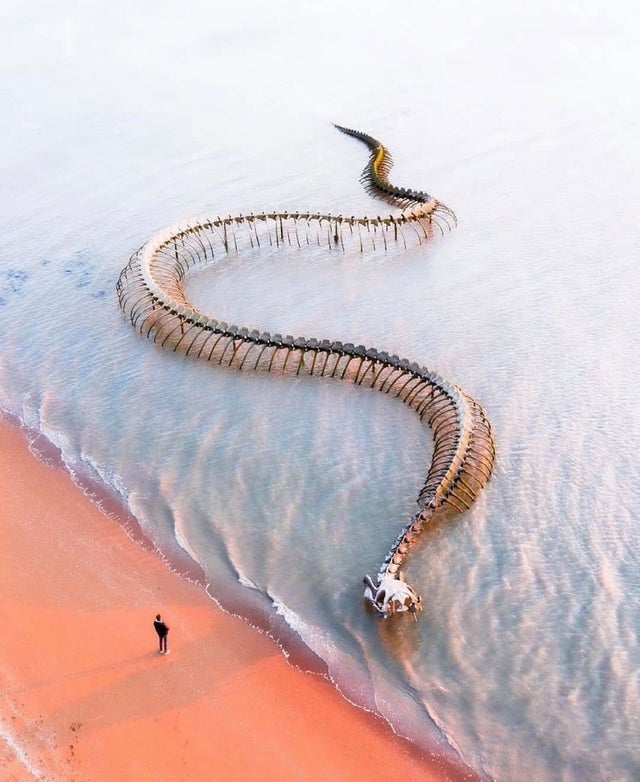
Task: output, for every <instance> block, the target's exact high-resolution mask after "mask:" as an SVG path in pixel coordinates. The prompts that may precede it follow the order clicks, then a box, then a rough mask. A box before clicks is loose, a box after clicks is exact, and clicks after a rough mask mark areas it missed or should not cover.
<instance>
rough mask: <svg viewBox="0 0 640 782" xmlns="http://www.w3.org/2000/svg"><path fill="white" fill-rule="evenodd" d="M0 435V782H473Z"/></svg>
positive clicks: (16, 438) (19, 442) (21, 444)
mask: <svg viewBox="0 0 640 782" xmlns="http://www.w3.org/2000/svg"><path fill="white" fill-rule="evenodd" d="M0 431H1V446H0V466H1V469H0V483H1V486H2V496H3V513H2V538H1V539H2V544H1V552H2V557H1V566H0V622H1V624H2V627H3V633H2V636H3V637H2V644H1V645H0V682H1V686H2V692H3V699H2V707H1V714H0V727H1V734H0V735H1V736H2V739H3V740H2V741H0V776H1V777H2V779H3V780H7V781H10V782H22V781H23V780H32V779H42V780H48V781H52V780H78V782H79V781H80V780H81V781H82V782H102V781H103V780H104V781H105V782H106V780H109V781H110V782H112V780H119V782H126V781H127V780H136V782H138V781H139V780H145V781H148V782H151V781H152V780H153V781H154V782H156V781H157V782H162V781H163V780H172V782H181V781H182V780H203V781H204V780H212V779H217V780H254V779H257V778H259V779H262V780H272V779H273V780H310V781H311V780H318V781H320V780H354V782H355V781H356V780H364V779H373V778H377V779H379V778H387V777H393V778H397V779H403V780H405V781H407V780H422V781H423V782H424V780H458V779H474V778H475V775H474V774H473V773H472V772H469V771H468V770H467V769H465V768H464V767H457V766H456V765H455V764H451V763H450V762H449V761H448V760H446V759H444V758H442V757H439V756H437V755H434V756H426V755H424V754H422V753H421V752H419V751H417V750H416V749H415V748H414V747H413V746H412V745H411V744H409V743H408V742H406V741H404V740H402V739H400V738H397V737H396V736H394V734H393V733H392V732H391V731H390V730H389V729H388V728H387V726H386V725H385V724H384V723H383V722H382V721H380V720H378V719H376V718H374V717H372V716H371V715H369V714H367V713H365V712H363V711H361V710H359V709H357V708H355V707H353V706H351V705H350V704H349V703H348V702H346V701H345V700H344V699H343V698H341V697H340V695H339V694H338V693H337V692H336V691H335V690H334V688H333V687H332V685H331V684H330V683H329V682H328V681H327V680H326V679H324V678H323V677H321V676H318V675H312V674H309V673H303V672H301V671H299V670H298V669H296V668H294V667H292V666H291V665H290V664H289V663H288V662H287V661H286V659H285V657H284V656H283V654H282V652H281V651H280V649H279V648H278V646H277V645H276V644H275V643H274V642H273V641H272V640H271V639H270V638H269V637H268V636H266V635H264V634H261V633H259V632H257V631H255V630H254V629H252V628H251V627H250V626H248V625H247V624H246V623H245V622H243V621H241V620H239V619H237V618H235V617H233V616H230V615H228V614H226V613H225V612H223V611H222V610H220V609H219V608H218V607H217V606H216V605H215V604H214V603H213V602H212V601H211V600H210V599H209V598H208V597H207V595H206V594H205V592H204V590H203V589H202V587H201V586H199V585H198V584H196V583H192V582H191V581H189V580H186V579H184V578H181V577H179V576H178V575H176V574H175V573H173V572H172V571H171V569H169V568H168V567H167V566H166V564H165V563H164V562H163V561H162V560H161V559H160V558H159V557H158V556H157V555H156V554H154V553H153V552H152V551H150V550H146V549H145V547H143V546H141V545H139V544H138V543H137V542H134V540H132V539H131V537H130V536H128V535H127V534H126V532H125V530H124V528H123V527H122V526H120V525H119V524H118V523H117V522H116V521H114V520H113V519H110V518H108V517H107V516H105V515H103V513H102V512H101V511H100V510H99V509H98V507H97V506H96V505H95V504H93V503H92V502H91V501H90V500H89V499H88V498H87V497H86V496H85V495H84V494H83V493H82V492H81V491H80V489H79V488H78V487H77V486H76V485H75V484H74V483H73V482H72V480H71V478H70V476H69V475H68V474H66V473H65V472H64V471H63V470H62V469H60V468H58V467H56V466H52V465H49V464H45V463H44V462H42V461H40V460H39V459H37V458H35V456H34V455H33V454H32V453H31V452H30V450H29V448H28V446H27V442H26V439H25V434H24V432H22V431H20V430H19V429H18V428H17V427H15V426H13V425H12V424H11V423H6V422H5V423H3V424H2V426H1V429H0ZM158 611H161V612H162V614H163V617H164V618H165V619H166V621H167V623H168V624H169V625H170V627H171V632H170V634H169V648H170V655H168V656H162V655H160V654H159V653H158V649H157V641H156V637H155V634H154V631H153V627H152V620H153V618H154V615H155V614H156V613H157V612H158Z"/></svg>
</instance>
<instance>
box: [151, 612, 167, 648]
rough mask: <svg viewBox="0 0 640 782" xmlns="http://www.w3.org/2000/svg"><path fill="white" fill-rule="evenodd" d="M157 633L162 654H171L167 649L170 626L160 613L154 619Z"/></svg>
mask: <svg viewBox="0 0 640 782" xmlns="http://www.w3.org/2000/svg"><path fill="white" fill-rule="evenodd" d="M153 626H154V627H155V630H156V633H158V641H159V643H160V654H169V650H168V649H167V636H168V635H169V626H168V625H167V624H165V623H164V622H163V621H162V617H161V616H160V614H157V615H156V618H155V619H154V621H153Z"/></svg>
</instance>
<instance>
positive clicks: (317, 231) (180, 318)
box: [117, 125, 495, 617]
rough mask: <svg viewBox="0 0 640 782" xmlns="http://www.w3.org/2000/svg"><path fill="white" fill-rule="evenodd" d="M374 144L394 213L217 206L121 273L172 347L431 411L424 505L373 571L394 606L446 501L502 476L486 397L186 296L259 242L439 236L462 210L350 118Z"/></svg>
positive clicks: (137, 306)
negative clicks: (217, 313)
mask: <svg viewBox="0 0 640 782" xmlns="http://www.w3.org/2000/svg"><path fill="white" fill-rule="evenodd" d="M336 127H337V128H338V130H340V131H342V132H343V133H346V134H348V135H350V136H353V137H355V138H357V139H359V140H360V141H362V142H363V143H364V144H366V145H367V147H368V148H369V150H370V153H371V154H370V158H369V162H368V164H367V166H366V167H365V169H364V171H363V174H362V181H363V182H364V184H365V186H366V188H367V190H368V191H369V192H370V193H371V194H372V195H375V196H377V197H379V198H382V199H384V200H385V201H387V202H388V203H390V204H392V205H393V206H395V207H397V208H399V209H400V211H399V212H398V213H397V214H395V215H389V216H388V217H380V216H377V217H361V218H355V217H343V216H332V215H324V214H319V213H315V214H314V213H311V212H304V213H303V212H269V213H261V214H253V213H252V214H249V215H238V216H236V217H216V218H215V219H205V220H202V219H200V220H197V221H193V222H185V223H183V224H180V225H178V226H175V227H172V228H169V229H167V230H165V231H162V232H161V233H159V234H157V235H156V236H154V237H152V238H151V239H149V241H148V242H147V243H146V244H145V245H144V246H143V247H142V248H140V249H139V250H138V251H137V252H136V253H134V254H133V255H132V257H131V259H130V261H129V263H128V264H127V266H126V267H125V268H124V269H123V270H122V272H121V274H120V278H119V280H118V284H117V292H118V298H119V301H120V306H121V308H122V311H123V312H124V314H125V315H126V316H127V318H128V319H129V320H130V321H131V324H132V325H133V326H134V328H135V329H137V330H138V331H139V332H140V333H141V334H143V335H144V336H145V337H147V338H148V339H150V340H152V341H153V342H155V343H158V344H160V345H161V346H162V347H164V348H167V349H169V350H172V351H174V352H177V351H179V352H181V353H184V354H186V355H187V356H194V357H196V358H200V359H204V360H205V361H208V362H210V363H214V364H221V365H224V366H228V367H234V368H236V369H238V370H244V369H252V370H258V371H265V372H277V373H285V374H293V375H313V376H315V377H331V378H338V379H339V380H345V381H348V382H351V383H355V384H357V385H359V386H365V387H367V388H375V389H377V390H379V391H383V392H384V393H385V394H388V395H389V396H394V397H398V398H399V399H400V400H401V401H402V402H404V403H405V404H407V405H409V407H411V408H412V409H413V410H415V412H416V413H417V414H418V415H419V416H420V420H421V421H426V422H427V424H428V425H429V427H430V428H431V430H432V433H433V438H434V447H433V455H432V459H431V465H430V467H429V472H428V474H427V478H426V481H425V483H424V486H423V488H422V490H421V491H420V494H419V496H418V506H419V509H418V511H417V512H416V513H415V515H414V516H413V517H412V518H411V520H410V521H409V523H408V524H406V526H405V527H404V528H403V529H402V530H401V532H400V534H399V535H398V537H397V539H396V541H395V543H394V544H393V546H392V547H391V550H390V551H389V553H388V554H387V556H386V557H385V559H384V562H383V563H382V565H381V567H380V570H379V572H378V574H377V579H376V581H374V580H373V579H372V578H371V577H370V576H366V577H365V579H364V583H365V592H364V595H365V599H366V601H367V602H368V603H369V604H370V605H371V606H372V607H373V609H375V611H377V612H378V613H379V614H380V615H382V616H383V617H387V616H389V615H391V614H396V613H403V612H406V611H409V612H412V613H415V611H416V610H421V608H422V605H421V598H420V597H419V595H418V594H417V593H416V591H415V590H414V589H413V588H412V587H411V586H409V584H407V583H406V582H405V580H404V578H403V574H402V571H401V568H402V565H403V563H404V561H405V559H406V557H407V554H408V553H409V550H410V549H411V546H412V545H413V543H414V542H415V541H416V539H417V537H418V535H419V533H420V532H421V531H422V529H423V527H424V526H425V524H427V522H429V520H430V519H432V517H433V516H434V515H435V514H436V513H437V512H438V511H441V510H445V509H447V508H448V509H450V510H453V511H455V512H460V513H461V512H464V511H466V510H468V509H469V508H470V507H471V505H472V503H473V501H474V500H475V498H476V496H477V495H478V493H479V492H480V490H481V489H482V488H483V487H484V486H485V484H486V483H487V481H488V480H489V478H490V476H491V470H492V467H493V459H494V454H495V450H494V444H493V439H492V437H491V428H490V425H489V422H488V420H487V418H486V416H485V414H484V411H483V410H482V408H481V407H480V405H479V404H478V403H477V402H476V401H475V400H474V399H472V398H471V397H470V396H469V395H468V394H466V393H465V392H464V391H462V390H461V389H460V388H458V387H457V386H455V385H453V384H451V383H448V382H447V381H446V380H443V378H441V377H440V376H439V375H437V374H435V373H434V372H431V371H429V370H428V369H426V368H425V367H422V366H419V365H418V364H416V363H413V362H411V361H409V360H407V359H405V358H399V357H398V356H396V355H389V354H388V353H387V352H385V351H379V350H377V349H375V348H367V347H365V346H364V345H354V344H352V343H349V342H347V343H342V342H331V341H329V340H320V339H314V338H307V337H292V336H290V335H286V336H283V335H282V334H271V333H269V332H266V331H259V330H257V329H254V330H251V329H249V328H246V327H241V326H236V325H232V324H228V323H224V322H219V321H217V320H215V319H214V318H210V317H208V316H207V315H205V314H203V313H201V312H200V311H198V310H197V309H196V308H195V307H194V306H193V305H192V304H191V303H190V302H189V300H188V299H187V297H186V295H185V292H184V287H183V282H184V279H185V277H186V275H187V274H188V273H189V272H190V271H191V270H192V269H194V268H196V267H198V268H199V267H202V266H203V265H204V264H207V263H210V262H211V261H212V260H213V259H214V258H216V257H219V256H221V255H225V254H228V253H235V252H238V251H239V250H240V249H241V247H242V246H243V245H244V246H246V245H247V244H249V245H250V246H251V247H252V248H253V247H260V246H261V245H262V244H263V243H267V242H268V243H269V245H271V246H273V245H276V246H280V245H286V246H292V245H297V246H298V247H301V246H302V245H303V244H309V243H311V242H312V241H313V242H314V243H315V242H317V243H318V244H323V243H327V244H328V245H329V246H330V247H332V246H333V247H335V246H337V247H340V248H343V249H344V248H345V246H346V244H347V243H348V244H349V245H352V244H353V242H356V244H357V246H359V249H360V251H364V248H365V245H368V242H371V245H372V247H373V248H375V247H376V244H377V245H378V247H380V246H384V248H385V249H386V248H387V247H388V245H389V244H390V243H397V242H402V243H403V244H404V246H405V247H406V245H407V234H409V239H414V240H415V239H416V238H417V240H418V241H419V242H422V240H426V239H428V238H429V237H430V236H431V235H432V233H433V230H434V228H436V229H438V230H439V231H441V232H443V228H444V227H446V228H450V225H451V223H452V222H453V223H455V220H456V218H455V215H454V213H453V212H452V211H451V210H450V209H449V208H448V207H446V206H445V205H444V204H442V203H441V202H440V201H438V200H437V199H435V198H433V197H432V196H430V195H429V194H428V193H425V192H422V191H415V190H408V189H406V188H401V187H396V186H394V185H392V184H391V183H390V182H389V179H388V172H389V170H390V168H391V163H392V161H391V156H390V155H389V152H388V151H387V149H386V148H385V147H384V146H383V145H382V144H381V143H380V142H378V141H376V139H374V138H372V137H371V136H368V135H367V134H365V133H361V132H359V131H356V130H350V129H349V128H343V127H340V126H338V125H336Z"/></svg>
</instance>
